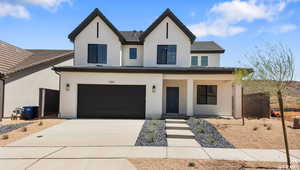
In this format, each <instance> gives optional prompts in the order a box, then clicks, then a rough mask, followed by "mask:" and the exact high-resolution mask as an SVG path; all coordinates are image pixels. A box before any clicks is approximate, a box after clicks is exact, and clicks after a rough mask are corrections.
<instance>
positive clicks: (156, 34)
mask: <svg viewBox="0 0 300 170" xmlns="http://www.w3.org/2000/svg"><path fill="white" fill-rule="evenodd" d="M167 22H168V23H169V26H168V27H169V36H168V39H167V38H166V23H167ZM157 45H176V46H177V53H176V54H177V56H176V60H177V61H176V65H162V64H157ZM190 50H191V41H190V39H189V38H188V37H187V35H186V34H185V33H184V32H183V31H182V30H181V29H180V28H179V27H177V25H176V24H175V23H174V22H173V21H172V20H171V19H170V18H169V17H166V18H165V19H164V20H163V21H162V22H161V23H160V24H159V25H158V26H157V27H156V28H155V29H154V30H153V31H152V32H151V33H150V34H149V35H148V36H147V37H146V39H145V41H144V66H145V67H157V66H159V67H174V66H178V67H188V66H190V55H191V53H190Z"/></svg>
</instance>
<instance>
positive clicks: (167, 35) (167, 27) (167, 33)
mask: <svg viewBox="0 0 300 170" xmlns="http://www.w3.org/2000/svg"><path fill="white" fill-rule="evenodd" d="M168 38H169V23H166V39H168Z"/></svg>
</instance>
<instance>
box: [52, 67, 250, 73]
mask: <svg viewBox="0 0 300 170" xmlns="http://www.w3.org/2000/svg"><path fill="white" fill-rule="evenodd" d="M236 69H247V70H251V69H249V68H238V67H141V66H140V67H138V66H64V67H53V70H54V71H57V72H107V73H165V74H233V73H234V72H235V70H236Z"/></svg>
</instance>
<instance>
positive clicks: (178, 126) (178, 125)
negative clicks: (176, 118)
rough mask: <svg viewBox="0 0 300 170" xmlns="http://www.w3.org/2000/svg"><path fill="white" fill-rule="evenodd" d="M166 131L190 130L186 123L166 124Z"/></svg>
mask: <svg viewBox="0 0 300 170" xmlns="http://www.w3.org/2000/svg"><path fill="white" fill-rule="evenodd" d="M166 129H178V130H190V127H189V125H187V124H186V123H166Z"/></svg>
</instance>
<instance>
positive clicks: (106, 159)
mask: <svg viewBox="0 0 300 170" xmlns="http://www.w3.org/2000/svg"><path fill="white" fill-rule="evenodd" d="M290 154H291V159H292V161H293V162H300V150H291V152H290ZM127 158H177V159H209V160H242V161H271V162H285V161H286V156H285V152H284V151H283V150H262V149H220V148H202V147H133V146H110V147H107V146H105V147H101V146H99V147H0V170H13V169H25V168H26V167H27V168H28V169H29V170H34V169H39V168H41V167H43V166H45V167H47V168H48V169H60V168H61V167H65V166H68V167H69V166H72V167H74V168H75V167H76V168H75V169H81V168H83V169H85V168H86V167H98V168H99V165H101V166H105V167H111V168H110V169H114V170H118V169H123V170H135V168H134V166H132V165H131V164H130V163H129V162H128V161H127V160H126V159H127ZM112 160H115V161H112ZM66 162H68V163H66ZM75 165H76V166H75ZM43 169H45V168H43ZM91 169H93V168H91Z"/></svg>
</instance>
